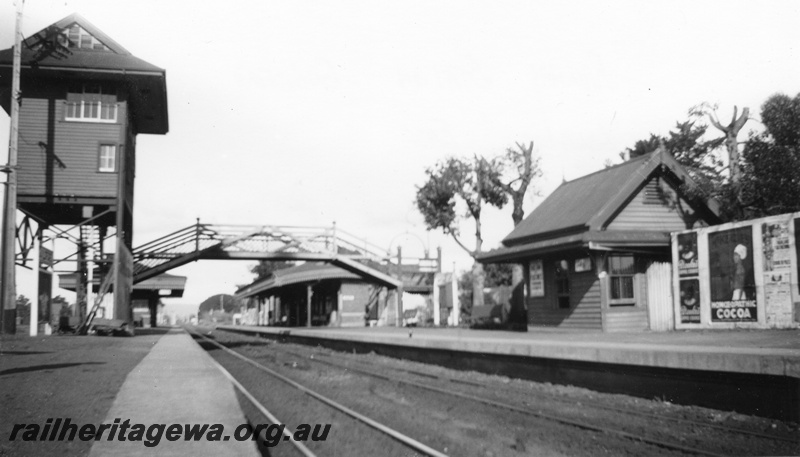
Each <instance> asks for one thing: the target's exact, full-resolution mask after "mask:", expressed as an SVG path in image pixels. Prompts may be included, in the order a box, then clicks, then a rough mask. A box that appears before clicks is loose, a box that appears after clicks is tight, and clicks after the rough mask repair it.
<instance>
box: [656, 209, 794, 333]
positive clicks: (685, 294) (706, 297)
mask: <svg viewBox="0 0 800 457" xmlns="http://www.w3.org/2000/svg"><path fill="white" fill-rule="evenodd" d="M798 237H800V213H791V214H783V215H780V216H771V217H766V218H761V219H753V220H749V221H741V222H733V223H729V224H722V225H717V226H714V227H704V228H699V229H694V230H687V231H683V232H676V233H673V234H672V278H673V281H672V282H673V285H672V287H673V297H674V304H673V306H674V309H675V328H677V329H690V328H798V327H800V287H799V286H798V276H800V262H798V258H800V241H798Z"/></svg>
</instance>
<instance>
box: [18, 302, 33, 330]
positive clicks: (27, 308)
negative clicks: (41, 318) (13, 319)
mask: <svg viewBox="0 0 800 457" xmlns="http://www.w3.org/2000/svg"><path fill="white" fill-rule="evenodd" d="M17 317H19V318H22V323H23V324H25V325H28V324H30V320H31V301H30V300H28V297H26V296H24V295H18V296H17Z"/></svg>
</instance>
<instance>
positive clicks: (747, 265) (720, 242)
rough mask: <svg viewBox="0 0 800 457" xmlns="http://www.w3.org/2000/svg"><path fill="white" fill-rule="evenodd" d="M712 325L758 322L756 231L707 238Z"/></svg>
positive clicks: (741, 230)
mask: <svg viewBox="0 0 800 457" xmlns="http://www.w3.org/2000/svg"><path fill="white" fill-rule="evenodd" d="M708 259H709V285H710V290H711V322H757V321H758V307H757V305H756V294H755V292H756V282H755V274H754V271H753V227H752V226H749V225H748V226H744V227H739V228H733V229H730V230H722V231H718V232H713V233H709V234H708Z"/></svg>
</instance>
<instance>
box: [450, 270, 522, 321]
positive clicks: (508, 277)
mask: <svg viewBox="0 0 800 457" xmlns="http://www.w3.org/2000/svg"><path fill="white" fill-rule="evenodd" d="M515 266H516V264H510V263H487V264H486V265H484V275H485V278H484V279H485V280H484V286H485V287H499V286H511V285H513V284H512V270H513V268H514V267H515ZM472 279H473V272H472V271H471V270H470V271H465V272H463V273H462V274H461V276H459V278H458V299H459V302H460V303H461V304H462V308H461V310H462V311H463V312H464V314H466V315H470V314H471V311H472V307H473V306H474V304H473V300H472V298H473V297H474V296H475V295H474V294H475V292H474V291H473V289H472ZM481 295H483V294H481Z"/></svg>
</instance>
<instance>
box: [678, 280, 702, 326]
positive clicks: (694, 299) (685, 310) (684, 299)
mask: <svg viewBox="0 0 800 457" xmlns="http://www.w3.org/2000/svg"><path fill="white" fill-rule="evenodd" d="M680 287H681V324H699V323H700V280H699V279H681V286H680Z"/></svg>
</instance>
